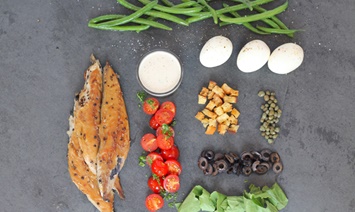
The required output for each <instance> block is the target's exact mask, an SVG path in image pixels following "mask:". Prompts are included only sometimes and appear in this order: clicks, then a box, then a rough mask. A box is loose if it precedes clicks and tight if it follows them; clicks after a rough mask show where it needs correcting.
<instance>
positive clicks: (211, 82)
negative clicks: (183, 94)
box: [208, 81, 217, 90]
mask: <svg viewBox="0 0 355 212" xmlns="http://www.w3.org/2000/svg"><path fill="white" fill-rule="evenodd" d="M216 85H217V83H216V82H214V81H210V83H209V84H208V89H210V90H212V89H213V88H214V86H216Z"/></svg>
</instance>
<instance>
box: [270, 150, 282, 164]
mask: <svg viewBox="0 0 355 212" xmlns="http://www.w3.org/2000/svg"><path fill="white" fill-rule="evenodd" d="M270 160H271V162H272V163H277V162H279V161H280V155H279V154H278V153H277V152H273V153H271V155H270Z"/></svg>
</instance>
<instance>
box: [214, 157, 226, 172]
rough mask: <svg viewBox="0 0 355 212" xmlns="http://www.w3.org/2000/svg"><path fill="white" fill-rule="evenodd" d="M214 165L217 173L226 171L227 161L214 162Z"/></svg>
mask: <svg viewBox="0 0 355 212" xmlns="http://www.w3.org/2000/svg"><path fill="white" fill-rule="evenodd" d="M215 164H216V166H217V169H218V171H219V172H224V171H227V170H228V168H229V166H228V163H227V161H226V160H224V159H222V160H218V161H216V162H215Z"/></svg>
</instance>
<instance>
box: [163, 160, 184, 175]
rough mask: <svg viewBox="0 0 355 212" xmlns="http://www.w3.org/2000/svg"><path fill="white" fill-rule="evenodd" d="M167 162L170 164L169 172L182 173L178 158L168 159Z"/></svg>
mask: <svg viewBox="0 0 355 212" xmlns="http://www.w3.org/2000/svg"><path fill="white" fill-rule="evenodd" d="M165 164H166V165H168V170H169V174H176V175H180V174H181V171H182V167H181V164H180V163H179V161H177V160H167V161H165Z"/></svg>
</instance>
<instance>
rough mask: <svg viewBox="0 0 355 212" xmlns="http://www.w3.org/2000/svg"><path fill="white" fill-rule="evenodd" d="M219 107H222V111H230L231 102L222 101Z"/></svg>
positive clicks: (231, 107)
mask: <svg viewBox="0 0 355 212" xmlns="http://www.w3.org/2000/svg"><path fill="white" fill-rule="evenodd" d="M221 107H222V109H223V111H224V112H226V113H228V112H231V111H232V109H233V106H232V104H231V103H228V102H225V103H223V104H222V106H221Z"/></svg>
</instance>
